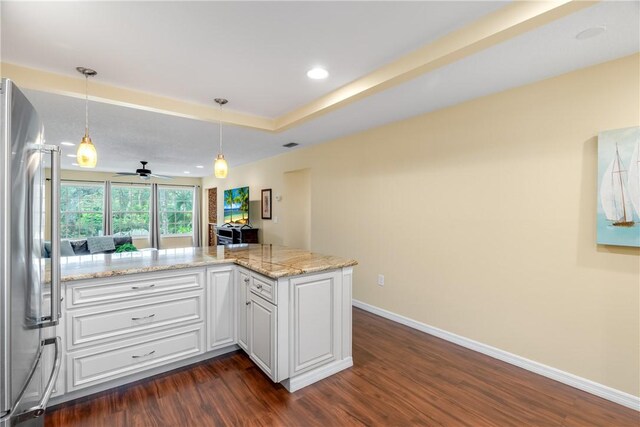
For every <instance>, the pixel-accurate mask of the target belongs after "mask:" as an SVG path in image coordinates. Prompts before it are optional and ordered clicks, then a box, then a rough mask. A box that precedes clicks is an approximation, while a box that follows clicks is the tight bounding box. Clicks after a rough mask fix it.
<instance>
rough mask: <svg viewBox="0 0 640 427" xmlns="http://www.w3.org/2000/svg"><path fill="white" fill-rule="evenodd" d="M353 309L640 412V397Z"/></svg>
mask: <svg viewBox="0 0 640 427" xmlns="http://www.w3.org/2000/svg"><path fill="white" fill-rule="evenodd" d="M353 306H354V307H357V308H360V309H362V310H365V311H368V312H369V313H373V314H375V315H378V316H380V317H384V318H385V319H389V320H392V321H394V322H396V323H400V324H403V325H405V326H408V327H410V328H413V329H417V330H419V331H421V332H424V333H427V334H429V335H433V336H435V337H438V338H442V339H443V340H446V341H449V342H452V343H454V344H457V345H460V346H462V347H465V348H468V349H469V350H473V351H477V352H478V353H482V354H485V355H487V356H490V357H493V358H494V359H498V360H502V361H503V362H507V363H509V364H511V365H515V366H518V367H520V368H523V369H526V370H527V371H531V372H534V373H536V374H539V375H542V376H544V377H547V378H551V379H552V380H556V381H558V382H561V383H563V384H566V385H569V386H571V387H575V388H577V389H579V390H582V391H586V392H587V393H591V394H593V395H596V396H598V397H602V398H603V399H607V400H609V401H611V402H614V403H617V404H620V405H623V406H626V407H627V408H631V409H634V410H636V411H640V397H637V396H634V395H632V394H629V393H626V392H624V391H620V390H616V389H614V388H611V387H608V386H606V385H603V384H600V383H597V382H595V381H591V380H588V379H586V378H582V377H579V376H577V375H574V374H570V373H569V372H565V371H561V370H560V369H556V368H553V367H551V366H547V365H544V364H542V363H539V362H535V361H533V360H529V359H527V358H524V357H522V356H518V355H516V354H513V353H509V352H507V351H504V350H500V349H499V348H495V347H492V346H490V345H487V344H483V343H481V342H478V341H474V340H472V339H469V338H465V337H463V336H460V335H457V334H454V333H451V332H447V331H445V330H443V329H440V328H436V327H434V326H430V325H427V324H426V323H422V322H418V321H417V320H413V319H410V318H408V317H405V316H402V315H400V314H396V313H393V312H391V311H388V310H385V309H382V308H379V307H376V306H374V305H371V304H367V303H365V302H362V301H358V300H355V299H354V300H353Z"/></svg>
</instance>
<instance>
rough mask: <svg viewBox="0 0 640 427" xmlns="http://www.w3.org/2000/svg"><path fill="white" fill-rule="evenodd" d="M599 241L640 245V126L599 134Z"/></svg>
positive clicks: (619, 244) (621, 244)
mask: <svg viewBox="0 0 640 427" xmlns="http://www.w3.org/2000/svg"><path fill="white" fill-rule="evenodd" d="M597 224H598V225H597V227H598V232H597V242H598V244H601V245H616V246H636V247H640V127H632V128H625V129H615V130H610V131H606V132H600V135H599V136H598V209H597Z"/></svg>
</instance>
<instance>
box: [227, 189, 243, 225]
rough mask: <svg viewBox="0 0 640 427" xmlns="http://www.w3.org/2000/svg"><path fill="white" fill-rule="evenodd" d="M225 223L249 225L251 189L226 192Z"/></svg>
mask: <svg viewBox="0 0 640 427" xmlns="http://www.w3.org/2000/svg"><path fill="white" fill-rule="evenodd" d="M224 223H225V224H248V223H249V187H240V188H232V189H231V190H224Z"/></svg>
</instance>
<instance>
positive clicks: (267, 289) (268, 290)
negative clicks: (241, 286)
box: [251, 274, 278, 304]
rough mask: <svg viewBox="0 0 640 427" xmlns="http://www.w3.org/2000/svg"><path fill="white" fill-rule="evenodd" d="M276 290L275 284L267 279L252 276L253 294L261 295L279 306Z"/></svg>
mask: <svg viewBox="0 0 640 427" xmlns="http://www.w3.org/2000/svg"><path fill="white" fill-rule="evenodd" d="M276 289H277V286H276V284H275V282H273V281H271V280H269V279H267V278H265V277H262V276H258V275H256V274H251V292H253V293H254V294H256V295H260V296H261V297H262V298H264V299H266V300H267V301H269V302H271V303H273V304H277V300H278V299H277V297H276Z"/></svg>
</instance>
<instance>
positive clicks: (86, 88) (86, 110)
mask: <svg viewBox="0 0 640 427" xmlns="http://www.w3.org/2000/svg"><path fill="white" fill-rule="evenodd" d="M84 136H89V76H88V75H86V74H85V76H84Z"/></svg>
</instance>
